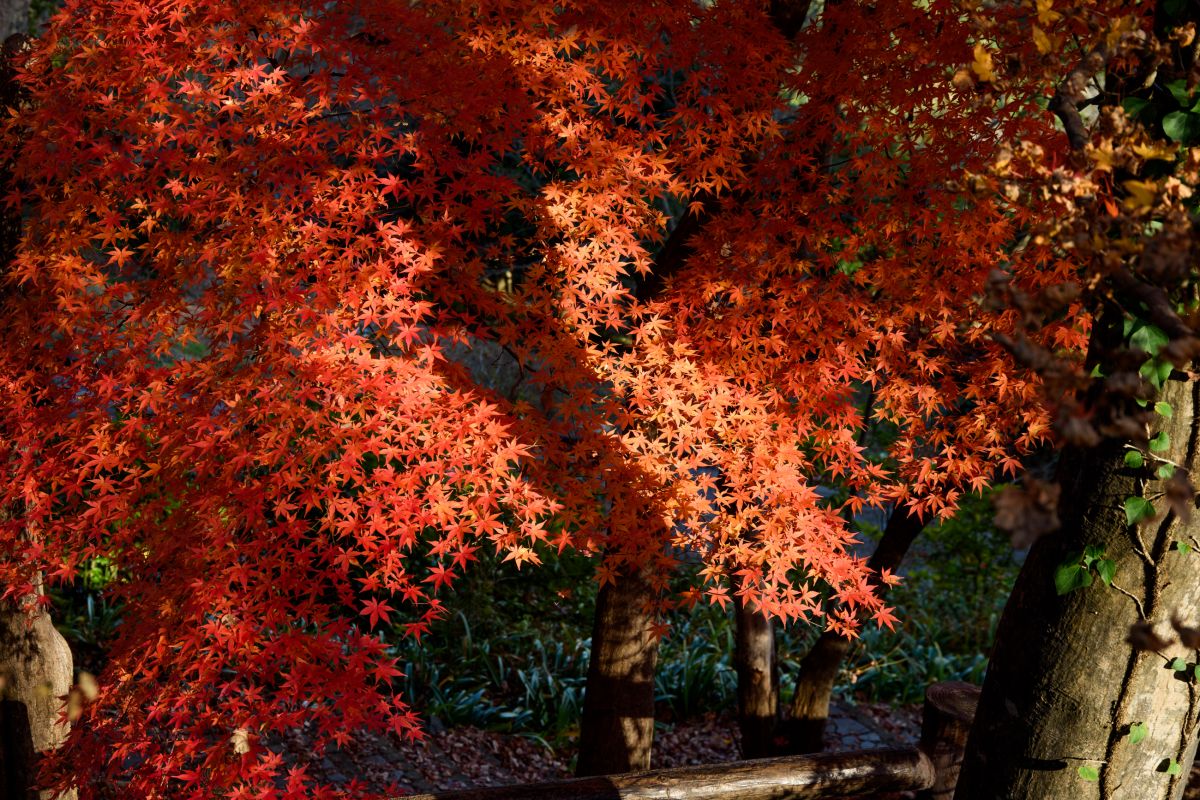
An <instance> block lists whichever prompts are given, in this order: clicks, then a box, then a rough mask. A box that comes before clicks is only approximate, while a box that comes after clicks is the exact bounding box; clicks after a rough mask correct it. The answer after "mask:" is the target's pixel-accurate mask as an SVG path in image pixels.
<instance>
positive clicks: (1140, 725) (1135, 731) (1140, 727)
mask: <svg viewBox="0 0 1200 800" xmlns="http://www.w3.org/2000/svg"><path fill="white" fill-rule="evenodd" d="M1149 732H1150V729H1149V728H1147V727H1146V723H1144V722H1135V723H1133V724H1132V725H1130V726H1129V743H1130V744H1137V743H1138V742H1140V741H1142V739H1145V738H1146V734H1147V733H1149Z"/></svg>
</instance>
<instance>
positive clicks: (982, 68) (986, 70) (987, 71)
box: [971, 44, 996, 83]
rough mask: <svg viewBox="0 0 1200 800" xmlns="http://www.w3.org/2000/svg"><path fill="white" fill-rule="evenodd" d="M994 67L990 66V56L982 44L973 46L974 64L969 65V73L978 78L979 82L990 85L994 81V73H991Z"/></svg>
mask: <svg viewBox="0 0 1200 800" xmlns="http://www.w3.org/2000/svg"><path fill="white" fill-rule="evenodd" d="M994 69H995V65H994V64H992V54H991V53H989V52H988V49H987V48H986V47H984V46H983V45H982V44H977V45H975V62H974V63H973V64H971V71H972V72H974V73H975V74H976V75H978V76H979V80H981V81H983V82H984V83H991V82H992V81H994V80H995V79H996V73H995V72H993V70H994Z"/></svg>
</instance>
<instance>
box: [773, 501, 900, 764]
mask: <svg viewBox="0 0 1200 800" xmlns="http://www.w3.org/2000/svg"><path fill="white" fill-rule="evenodd" d="M922 527H923V524H922V523H921V521H920V520H919V519H918V518H917V517H915V516H912V515H910V514H909V513H908V512H907V511H905V510H904V509H897V510H896V512H895V513H894V514H892V516H891V518H890V519H889V520H888V524H887V527H886V528H885V529H884V531H883V536H882V537H881V538H880V540H879V545H878V546H877V547H876V548H875V552H874V553H872V554H871V558H870V559H869V560H868V562H867V565H868V566H869V567H870V568H871V570H872V571H873V572H874V573H876V574H878V572H879V571H880V570H882V569H889V570H894V569H896V568H897V567H899V566H900V562H901V561H902V560H903V559H904V554H905V553H907V552H908V548H909V546H911V545H912V543H913V540H914V539H916V538H917V534H918V533H920V532H921V528H922ZM849 650H850V640H849V639H847V638H846V637H844V636H841V635H839V634H836V633H833V632H830V631H825V632H824V633H822V634H821V635H820V636H819V637H818V638H817V641H816V642H815V643H814V644H813V646H812V648H810V649H809V651H808V652H807V653H806V654H805V655H804V658H803V659H802V660H801V661H800V671H799V672H798V673H797V675H796V691H795V694H793V695H792V704H791V708H790V719H789V720H788V722H787V724H786V726H785V732H786V736H787V740H788V750H789V751H790V752H793V753H817V752H820V751H821V750H823V749H824V748H825V725H826V723H827V722H828V720H829V700H830V698H831V697H832V695H833V686H834V683H835V682H836V681H837V676H838V671H839V670H840V669H841V666H842V661H843V660H845V658H846V653H847V652H848V651H849Z"/></svg>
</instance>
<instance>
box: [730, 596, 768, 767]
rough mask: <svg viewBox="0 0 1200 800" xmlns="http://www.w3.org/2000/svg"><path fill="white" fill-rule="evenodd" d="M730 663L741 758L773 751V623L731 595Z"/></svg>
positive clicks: (759, 755)
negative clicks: (733, 631) (734, 677)
mask: <svg viewBox="0 0 1200 800" xmlns="http://www.w3.org/2000/svg"><path fill="white" fill-rule="evenodd" d="M734 620H735V622H736V637H735V639H734V652H733V665H734V669H735V670H736V671H737V681H738V683H737V698H738V728H739V729H740V730H741V734H742V757H743V758H765V757H766V756H769V755H773V754H774V740H775V728H776V725H777V724H778V720H779V670H778V667H777V666H776V662H775V626H774V625H773V624H772V622H771V620H770V618H768V617H767V616H766V615H765V614H763V613H762V612H761V611H757V610H752V609H750V608H748V607H746V605H745V604H743V603H742V601H741V598H737V597H735V598H734Z"/></svg>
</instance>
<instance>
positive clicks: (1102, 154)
mask: <svg viewBox="0 0 1200 800" xmlns="http://www.w3.org/2000/svg"><path fill="white" fill-rule="evenodd" d="M1087 154H1088V158H1090V159H1092V161H1095V162H1096V168H1097V169H1099V170H1102V171H1105V172H1107V171H1109V170H1111V169H1112V168H1113V161H1114V160H1115V155H1114V153H1113V149H1112V143H1110V142H1104V143H1103V144H1101V145H1099V146H1095V147H1089V148H1088V151H1087Z"/></svg>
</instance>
